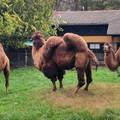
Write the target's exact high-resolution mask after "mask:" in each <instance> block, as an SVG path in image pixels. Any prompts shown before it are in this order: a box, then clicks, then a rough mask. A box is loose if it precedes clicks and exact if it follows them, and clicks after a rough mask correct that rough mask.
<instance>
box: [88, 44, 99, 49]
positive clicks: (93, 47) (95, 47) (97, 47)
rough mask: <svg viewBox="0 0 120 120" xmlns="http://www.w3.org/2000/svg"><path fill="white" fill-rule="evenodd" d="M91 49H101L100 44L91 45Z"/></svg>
mask: <svg viewBox="0 0 120 120" xmlns="http://www.w3.org/2000/svg"><path fill="white" fill-rule="evenodd" d="M90 49H100V44H93V43H92V44H90Z"/></svg>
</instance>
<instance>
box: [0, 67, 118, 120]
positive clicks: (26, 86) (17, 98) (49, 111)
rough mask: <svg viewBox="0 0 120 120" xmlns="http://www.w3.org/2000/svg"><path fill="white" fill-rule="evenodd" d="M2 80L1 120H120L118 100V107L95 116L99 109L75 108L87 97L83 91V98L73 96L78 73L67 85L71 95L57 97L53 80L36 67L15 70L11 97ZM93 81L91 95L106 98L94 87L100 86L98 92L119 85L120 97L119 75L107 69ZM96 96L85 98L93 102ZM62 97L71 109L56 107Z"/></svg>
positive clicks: (66, 80) (71, 74)
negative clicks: (54, 93) (53, 88)
mask: <svg viewBox="0 0 120 120" xmlns="http://www.w3.org/2000/svg"><path fill="white" fill-rule="evenodd" d="M0 78H1V79H0V120H120V104H119V101H118V99H117V98H116V101H115V102H117V105H118V107H111V106H104V108H103V109H101V110H99V109H97V110H98V111H99V112H93V111H95V110H96V109H95V110H93V111H91V110H90V109H85V108H82V107H74V106H72V107H71V101H72V102H73V103H74V102H78V103H79V102H80V100H81V99H82V97H84V96H85V95H87V94H86V93H85V95H83V94H84V93H83V91H82V90H80V95H83V96H79V93H78V95H76V96H74V97H71V96H70V95H71V94H72V91H69V90H71V89H73V88H75V86H76V84H77V80H76V79H77V77H76V72H75V71H74V70H73V71H69V72H67V73H66V75H65V78H64V81H63V84H64V89H65V90H66V91H67V92H68V91H69V94H70V95H68V94H67V92H66V91H63V92H60V91H59V90H58V91H57V93H56V94H57V95H53V93H52V91H51V89H52V84H51V82H50V80H48V79H47V78H46V77H44V75H43V74H42V73H40V72H39V71H38V70H36V69H35V68H33V67H27V68H19V69H12V70H11V76H10V93H9V95H8V96H6V95H5V87H4V77H3V74H1V75H0ZM93 79H94V81H93V83H92V84H91V86H90V91H92V92H93V93H96V92H94V91H97V93H98V92H99V91H100V93H101V94H100V93H99V94H98V96H99V95H101V96H102V90H100V89H97V90H96V87H94V86H96V85H98V87H97V88H101V86H99V85H103V84H105V85H106V86H109V84H110V85H117V88H116V90H118V91H117V93H120V89H119V88H120V87H119V85H120V78H119V77H118V76H117V73H115V72H110V71H109V70H107V69H106V68H99V69H98V71H97V72H96V71H94V72H93ZM57 86H58V83H57ZM103 89H104V87H103ZM109 89H110V88H109ZM111 89H112V88H111ZM64 92H65V93H64ZM115 92H116V91H115ZM104 93H105V91H104V92H103V94H104ZM108 94H109V93H108ZM114 94H115V93H114ZM114 94H112V95H114ZM110 95H111V94H110ZM50 96H52V97H53V98H52V97H51V98H50ZM95 96H96V94H95V95H94V96H91V95H89V94H88V98H86V97H85V100H86V101H87V100H88V99H89V100H91V99H92V97H93V98H94V97H95ZM54 97H55V98H54ZM61 97H65V98H66V101H67V100H68V102H70V105H69V104H68V105H63V104H62V103H60V104H59V103H57V105H56V104H55V102H56V101H60V100H62V99H61ZM109 97H110V96H109ZM110 98H111V97H110ZM113 99H114V98H113ZM51 100H52V102H51ZM74 100H75V101H74ZM92 100H93V99H92ZM98 101H99V99H98ZM76 104H77V103H76ZM76 104H75V105H76ZM88 104H89V103H88ZM73 105H74V104H73ZM77 105H78V104H77ZM108 105H110V104H108Z"/></svg>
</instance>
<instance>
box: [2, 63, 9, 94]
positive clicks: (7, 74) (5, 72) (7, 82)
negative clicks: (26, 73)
mask: <svg viewBox="0 0 120 120" xmlns="http://www.w3.org/2000/svg"><path fill="white" fill-rule="evenodd" d="M3 72H4V76H5V87H6V94H8V90H9V82H10V79H9V75H10V65H9V63H7V64H6V66H5V68H4V70H3Z"/></svg>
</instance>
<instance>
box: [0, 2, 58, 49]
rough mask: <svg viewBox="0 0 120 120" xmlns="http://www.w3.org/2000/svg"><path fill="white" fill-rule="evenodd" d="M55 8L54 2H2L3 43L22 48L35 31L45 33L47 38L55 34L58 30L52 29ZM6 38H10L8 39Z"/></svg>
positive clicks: (0, 8)
mask: <svg viewBox="0 0 120 120" xmlns="http://www.w3.org/2000/svg"><path fill="white" fill-rule="evenodd" d="M53 7H54V0H2V1H1V2H0V36H1V39H2V42H3V43H5V44H9V45H11V46H15V47H16V46H17V47H21V46H22V44H23V42H24V40H25V39H26V38H27V36H29V35H30V34H31V33H32V32H33V31H35V30H39V31H41V32H43V33H45V35H46V36H49V35H51V34H55V33H56V28H55V27H54V28H53V27H52V26H53V24H54V23H53V21H52V19H51V18H52V17H51V16H52V14H53ZM3 28H4V31H3ZM6 36H9V37H8V39H6V38H7V37H6ZM5 39H6V40H5ZM5 41H6V42H5Z"/></svg>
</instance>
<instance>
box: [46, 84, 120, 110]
mask: <svg viewBox="0 0 120 120" xmlns="http://www.w3.org/2000/svg"><path fill="white" fill-rule="evenodd" d="M73 91H74V89H73V88H65V89H64V90H63V91H61V92H59V91H58V92H57V93H50V92H48V93H47V92H46V93H44V97H45V99H47V101H48V102H49V103H50V104H52V105H53V106H58V107H71V108H75V109H76V108H80V109H85V110H89V111H91V112H95V111H99V110H100V111H101V110H103V109H106V108H118V109H120V84H112V83H110V84H104V83H99V84H98V83H97V84H94V85H92V86H91V88H90V90H89V91H88V92H87V91H84V90H82V89H81V90H79V92H78V93H77V94H74V93H73Z"/></svg>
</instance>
